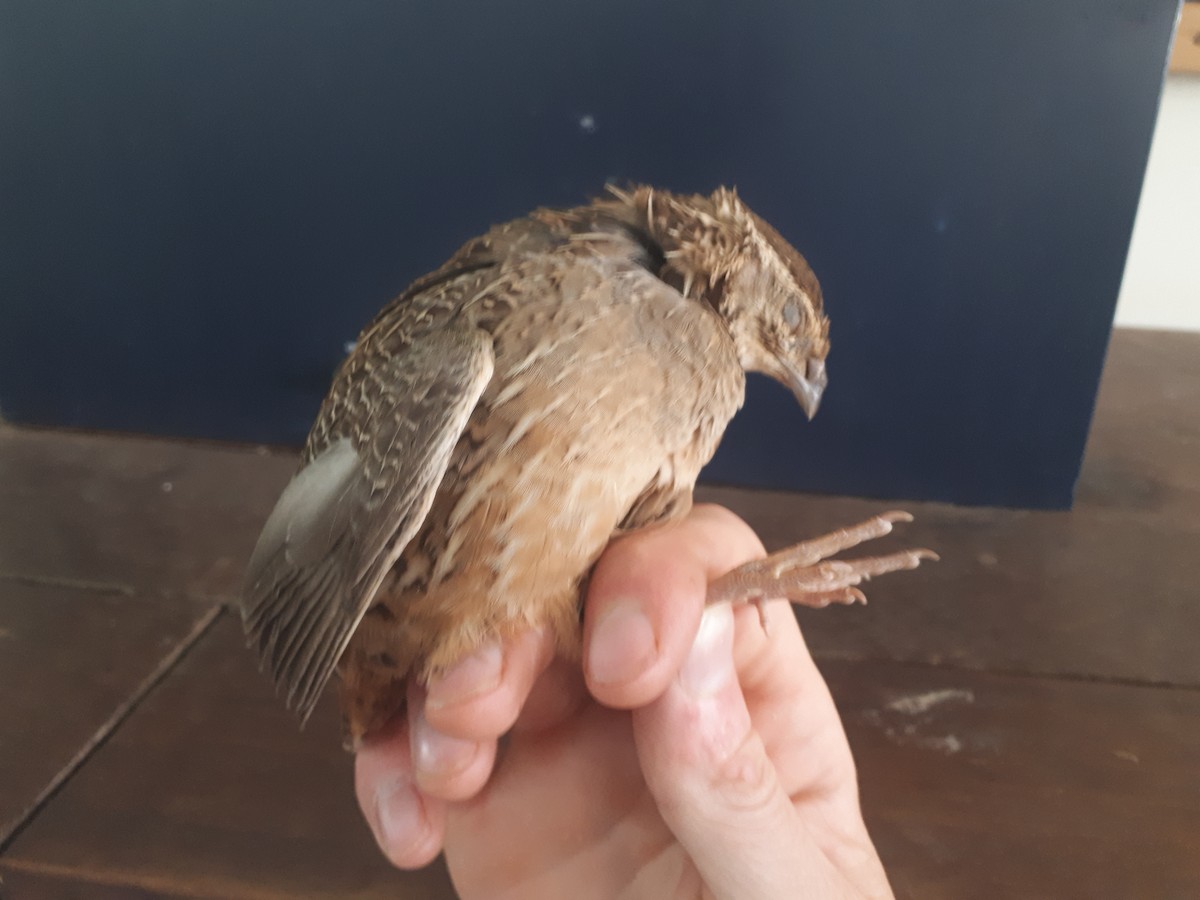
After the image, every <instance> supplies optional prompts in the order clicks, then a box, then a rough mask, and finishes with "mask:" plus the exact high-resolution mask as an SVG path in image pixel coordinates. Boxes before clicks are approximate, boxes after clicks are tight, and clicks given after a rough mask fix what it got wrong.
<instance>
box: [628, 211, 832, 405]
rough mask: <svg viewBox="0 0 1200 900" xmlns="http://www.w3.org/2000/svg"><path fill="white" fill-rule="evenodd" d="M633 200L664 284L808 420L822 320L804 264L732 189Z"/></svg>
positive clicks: (821, 373) (825, 344)
mask: <svg viewBox="0 0 1200 900" xmlns="http://www.w3.org/2000/svg"><path fill="white" fill-rule="evenodd" d="M636 197H637V201H636V202H637V203H638V205H641V204H646V208H645V215H646V219H647V220H648V224H649V226H650V230H651V233H652V234H653V235H654V236H655V237H656V238H657V239H658V241H659V242H660V244H661V245H662V246H663V248H664V252H663V256H664V257H665V260H666V264H665V275H666V277H668V279H669V280H670V281H671V282H672V283H674V284H676V285H677V286H678V287H679V289H680V290H681V291H683V293H684V294H685V295H687V296H690V297H702V298H703V299H705V300H707V301H708V302H709V303H710V304H711V305H712V306H713V307H714V308H715V309H716V310H717V312H718V313H719V314H720V315H721V316H722V318H724V320H725V322H726V323H727V324H728V326H729V330H730V333H731V334H732V335H733V339H734V343H735V344H736V346H737V350H738V356H739V359H740V361H741V364H742V368H744V369H745V370H746V371H748V372H762V373H763V374H765V375H769V376H771V377H772V378H774V379H775V380H777V381H779V382H780V383H782V384H783V385H785V386H786V387H788V388H789V389H790V390H791V391H792V393H793V394H795V396H796V399H797V400H798V401H799V403H800V406H801V407H802V408H803V409H804V412H805V413H806V414H807V415H808V417H809V418H810V419H811V418H812V417H813V415H815V414H816V411H817V406H818V405H819V404H820V401H821V394H822V393H823V392H824V390H825V384H826V375H825V357H826V356H827V355H828V353H829V319H828V318H826V316H825V313H824V310H823V308H822V306H823V304H822V298H821V285H820V284H819V283H818V281H817V276H816V275H814V274H813V271H812V269H811V268H809V265H808V263H807V262H806V261H805V259H804V257H803V256H801V255H800V254H799V253H798V252H796V250H795V249H794V248H793V247H792V246H791V244H789V243H788V242H787V241H785V240H784V239H783V238H782V237H781V236H780V234H779V232H777V231H776V230H775V229H774V228H772V227H771V226H770V225H768V224H767V223H766V222H764V221H763V220H762V219H760V218H759V217H758V216H757V215H755V214H754V213H753V212H752V211H751V210H750V209H749V208H748V207H747V206H746V205H745V204H744V203H743V202H742V201H741V199H740V198H739V197H738V196H737V193H736V192H735V191H733V190H729V189H726V188H719V189H718V190H717V191H715V192H714V193H713V194H712V195H711V196H709V197H702V196H693V197H681V196H677V195H672V194H667V193H665V192H661V191H652V190H650V189H648V188H643V189H641V190H639V191H638V192H637V194H636Z"/></svg>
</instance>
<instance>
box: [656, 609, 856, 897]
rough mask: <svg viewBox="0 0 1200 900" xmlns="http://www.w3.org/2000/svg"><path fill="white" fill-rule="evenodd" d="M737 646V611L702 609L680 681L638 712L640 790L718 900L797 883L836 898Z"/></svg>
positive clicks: (830, 871)
mask: <svg viewBox="0 0 1200 900" xmlns="http://www.w3.org/2000/svg"><path fill="white" fill-rule="evenodd" d="M733 641H734V611H733V609H731V608H730V607H729V606H728V605H726V604H720V605H717V606H713V607H710V608H709V609H707V610H705V612H704V617H703V621H702V623H701V626H700V629H699V632H698V634H697V635H696V639H695V642H694V643H693V645H692V647H691V648H690V650H689V652H688V655H687V658H686V660H685V661H684V663H683V666H682V668H681V669H680V671H679V675H678V677H677V678H675V679H674V680H673V681H672V682H671V684H670V685H669V686H668V688H667V689H666V691H665V692H664V693H663V695H662V696H661V697H660V698H658V699H657V700H656V701H654V702H653V703H651V704H649V705H648V706H646V707H644V708H642V709H638V710H635V711H634V713H633V724H634V736H635V740H636V744H637V749H638V757H639V761H640V762H641V765H642V770H643V773H644V774H645V776H646V783H647V785H648V786H649V788H650V792H651V794H652V795H653V796H654V799H655V801H656V802H657V804H658V807H659V810H660V812H661V813H662V816H663V819H664V820H665V821H666V823H667V825H668V827H669V828H670V829H671V831H672V832H673V833H674V834H675V836H676V837H677V838H678V839H679V841H680V843H681V844H682V845H683V847H684V848H685V849H686V850H687V852H688V855H689V856H690V857H691V859H692V860H693V861H694V863H695V864H696V866H697V868H698V869H699V870H700V874H701V876H702V877H703V879H704V881H705V883H706V884H707V885H708V887H709V888H710V889H711V890H712V892H713V894H714V895H715V896H716V897H718V898H734V897H736V898H750V900H753V898H760V897H761V898H768V897H770V898H774V897H785V896H792V895H794V893H795V891H796V888H797V885H799V884H804V886H805V890H806V892H807V893H809V894H811V895H812V896H821V897H824V896H840V895H841V893H842V892H843V891H844V890H845V888H846V887H847V884H846V882H845V880H844V879H843V878H842V876H841V875H839V874H838V872H837V870H836V869H835V868H834V867H833V866H832V865H831V863H830V862H829V860H828V858H827V857H826V856H825V854H824V853H823V852H822V851H821V850H820V848H819V847H818V846H817V845H816V844H815V842H814V841H813V840H812V838H811V836H810V835H809V834H808V832H807V829H806V828H805V826H804V825H803V823H802V821H801V819H800V817H799V816H798V815H797V813H796V810H795V808H794V807H793V805H792V800H791V798H790V797H789V796H788V793H787V791H786V790H784V788H783V785H782V784H781V783H780V780H779V778H778V775H777V772H776V769H775V766H774V764H773V763H772V761H771V759H770V758H769V756H768V755H767V751H766V748H765V747H764V745H763V742H762V740H761V739H760V737H759V735H758V734H757V732H756V731H755V730H754V728H753V726H752V723H751V717H750V712H749V710H748V709H747V707H746V703H745V700H744V699H743V697H742V693H741V689H740V687H739V685H738V679H737V674H736V670H735V668H734V657H733ZM801 878H802V879H803V880H800V879H801Z"/></svg>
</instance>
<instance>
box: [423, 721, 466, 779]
mask: <svg viewBox="0 0 1200 900" xmlns="http://www.w3.org/2000/svg"><path fill="white" fill-rule="evenodd" d="M409 736H410V742H411V746H412V755H413V766H414V768H416V770H417V773H418V778H419V777H420V776H421V775H436V776H441V777H444V776H446V775H453V774H454V773H456V772H459V771H461V770H462V769H465V768H466V767H467V765H468V764H469V763H470V762H471V760H472V759H474V758H475V753H476V751H477V749H478V745H477V744H476V743H475V742H474V741H468V740H462V739H461V738H454V737H450V736H449V735H447V734H442V732H440V731H438V730H437V729H435V728H433V727H432V726H431V725H430V724H429V723H428V722H427V721H426V720H425V714H424V713H423V712H418V713H416V714H414V715H413V716H412V718H411V724H410V728H409Z"/></svg>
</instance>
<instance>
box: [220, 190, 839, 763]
mask: <svg viewBox="0 0 1200 900" xmlns="http://www.w3.org/2000/svg"><path fill="white" fill-rule="evenodd" d="M828 349H829V342H828V320H827V319H826V318H825V315H824V312H823V310H822V299H821V292H820V288H819V286H818V283H817V280H816V278H815V276H814V275H813V273H812V271H811V270H810V269H809V267H808V265H807V263H806V262H805V261H804V260H803V258H802V257H801V256H800V255H799V254H798V253H796V251H795V250H793V249H792V248H791V247H790V246H789V245H788V244H787V243H786V242H785V241H784V240H783V239H782V238H781V237H780V236H779V235H778V234H777V233H776V232H775V231H774V230H773V229H771V228H770V226H768V225H766V223H764V222H763V221H762V220H761V219H759V218H758V217H757V216H755V215H754V214H753V213H752V212H750V211H749V210H748V209H747V208H746V207H745V205H744V204H742V202H741V201H740V200H739V199H738V198H737V196H736V194H734V193H733V192H732V191H727V190H724V189H722V190H718V191H717V192H715V193H714V194H713V195H712V196H711V197H699V196H691V197H681V196H676V195H672V194H670V193H667V192H664V191H655V190H652V189H650V188H646V187H641V188H636V189H633V190H631V191H629V192H628V193H626V192H617V191H614V192H613V196H612V197H611V198H608V199H603V200H598V201H595V202H593V203H592V204H590V205H588V206H583V207H579V208H576V209H571V210H565V211H553V210H538V211H535V212H533V213H531V214H530V215H529V216H528V217H527V218H524V219H519V220H517V221H514V222H511V223H508V224H505V225H500V226H497V227H495V228H493V229H492V230H491V231H489V232H488V233H487V234H485V235H484V236H482V237H480V238H476V239H474V240H472V241H469V242H468V243H467V244H466V245H464V246H463V247H462V248H461V249H460V250H459V251H458V252H457V253H456V254H455V255H454V256H453V257H452V258H451V259H450V260H449V261H448V262H447V263H446V264H445V265H444V266H442V267H441V268H440V269H438V270H437V271H435V272H433V273H431V274H430V275H427V276H425V277H424V278H421V279H419V280H418V281H417V282H415V283H414V284H413V285H412V286H411V287H410V288H409V289H408V290H407V291H405V292H404V293H403V294H402V295H400V297H398V298H397V299H396V300H394V301H392V302H391V303H390V304H388V305H387V306H386V307H385V308H384V309H383V310H382V311H381V312H380V313H379V314H378V315H377V316H376V318H375V319H374V321H373V322H372V323H371V324H370V325H368V326H367V328H366V329H365V330H364V331H363V333H362V335H361V336H360V338H359V341H358V343H357V345H356V347H355V349H354V351H353V352H352V353H351V354H350V356H349V357H348V358H347V359H346V361H345V362H344V363H343V365H342V367H341V369H340V370H339V371H338V373H337V375H336V377H335V379H334V383H333V386H332V388H331V390H330V393H329V395H328V397H327V398H326V400H325V402H324V405H323V406H322V408H321V411H320V414H319V416H318V418H317V421H316V423H315V425H314V426H313V429H312V433H311V434H310V436H309V439H308V442H307V445H306V446H305V449H304V454H303V458H302V467H301V471H300V472H299V473H298V474H297V477H296V479H295V480H294V481H293V482H292V484H291V485H289V487H288V488H287V490H286V491H285V492H284V495H283V496H282V497H281V498H280V501H279V505H278V506H277V507H276V510H275V512H274V513H273V514H272V516H271V519H270V520H269V521H268V522H267V525H266V526H265V528H264V531H263V536H262V538H261V539H260V541H259V545H258V547H257V548H256V550H255V555H254V558H253V560H252V562H251V565H250V570H249V575H248V580H247V588H246V591H245V595H244V602H243V613H244V617H245V622H246V626H247V631H248V634H249V636H250V640H251V643H252V644H253V645H254V646H255V647H256V648H257V650H258V652H259V653H260V656H261V658H262V659H263V660H264V662H265V664H266V666H267V668H268V669H269V670H270V672H271V674H272V676H273V677H274V679H275V681H276V683H277V684H278V685H279V686H280V687H281V688H283V689H284V690H286V692H287V695H288V703H289V705H291V706H294V707H296V708H298V709H299V710H300V711H301V713H302V714H303V715H305V716H307V715H308V714H309V712H311V709H312V707H313V705H314V704H315V702H316V700H317V698H318V696H319V694H320V691H321V689H322V687H323V686H324V684H325V683H326V681H327V680H328V678H329V677H330V675H331V674H332V672H333V671H334V669H335V667H336V669H337V670H338V672H339V674H340V676H341V683H342V691H341V693H342V702H343V709H344V711H345V713H346V717H347V728H348V732H349V734H350V736H351V737H352V738H355V739H357V738H359V737H361V736H362V735H364V734H368V733H370V732H372V731H374V730H376V729H377V728H379V727H380V726H382V725H383V724H384V723H385V722H386V721H387V719H388V718H390V717H391V716H392V715H393V714H394V713H395V712H396V711H397V710H398V709H399V708H400V707H401V706H402V705H403V700H404V695H405V683H406V681H407V679H409V678H410V677H426V676H427V675H428V674H430V673H431V672H434V671H437V670H440V669H443V668H444V667H446V666H448V665H450V664H452V663H453V662H455V661H456V660H457V659H459V658H460V657H462V656H463V655H464V654H466V653H468V652H469V651H471V650H472V649H474V648H475V647H477V646H478V645H479V644H480V643H481V642H483V641H485V640H487V639H489V638H491V637H495V636H497V635H501V634H503V633H505V632H508V631H510V630H512V629H516V628H521V627H524V626H527V625H535V626H539V625H540V626H547V627H549V628H551V629H552V630H553V633H554V634H555V635H556V637H557V640H558V645H559V647H560V650H561V651H562V652H564V653H566V654H575V653H577V652H578V641H579V613H578V597H579V591H580V586H581V584H582V582H583V581H584V579H585V578H586V576H587V574H588V572H589V571H590V568H591V566H592V564H593V563H594V562H595V560H596V559H597V557H598V556H599V555H600V553H601V552H602V551H603V550H604V548H605V546H606V545H607V543H608V542H609V540H610V539H611V537H612V536H613V535H614V534H615V533H619V532H622V531H626V530H631V529H636V528H641V527H645V526H649V525H653V524H656V523H660V522H664V521H668V520H670V519H673V518H675V517H678V516H681V515H683V514H684V513H686V512H687V510H688V509H689V508H690V506H691V499H692V489H693V486H694V484H695V481H696V477H697V475H698V473H699V471H700V468H701V467H702V466H703V465H704V464H705V463H706V462H707V461H708V459H709V458H710V457H711V456H712V454H713V452H714V451H715V449H716V447H717V443H718V442H719V440H720V438H721V435H722V433H723V431H724V429H725V427H726V425H727V423H728V422H729V420H730V419H731V418H732V416H733V415H734V413H735V412H736V411H737V410H738V408H739V407H740V406H741V404H742V400H743V394H744V386H745V376H744V372H745V371H748V370H752V371H762V372H765V373H766V374H769V375H771V376H773V377H775V378H777V379H778V380H780V381H782V382H784V383H785V384H787V385H788V386H789V387H791V388H792V389H793V391H794V392H795V393H796V396H797V398H798V399H799V400H800V402H801V403H802V405H804V406H805V408H806V410H807V411H808V412H809V413H810V414H811V413H812V412H813V411H815V408H816V403H817V401H818V400H819V398H820V394H821V390H822V388H823V387H824V377H825V376H824V359H825V356H826V354H827V353H828Z"/></svg>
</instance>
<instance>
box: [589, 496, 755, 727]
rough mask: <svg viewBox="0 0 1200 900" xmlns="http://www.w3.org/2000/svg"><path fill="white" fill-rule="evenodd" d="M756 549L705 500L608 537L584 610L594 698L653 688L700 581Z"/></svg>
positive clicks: (681, 639)
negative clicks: (675, 518) (655, 524)
mask: <svg viewBox="0 0 1200 900" xmlns="http://www.w3.org/2000/svg"><path fill="white" fill-rule="evenodd" d="M762 555H763V548H762V544H761V543H760V542H759V540H758V538H757V537H756V536H755V534H754V532H753V531H752V530H751V529H750V526H748V525H747V524H746V523H745V522H743V521H742V520H741V519H739V518H738V517H737V516H735V515H734V514H733V513H731V512H729V511H728V510H726V509H722V508H721V507H718V506H709V505H704V506H698V507H696V508H695V509H693V510H692V512H691V513H690V514H689V515H688V516H687V518H685V519H684V520H683V521H682V522H680V523H679V524H677V525H673V526H670V527H667V528H658V529H653V530H650V531H645V532H640V533H636V534H632V535H630V536H629V537H625V538H622V539H621V540H619V541H616V542H614V543H613V544H612V545H611V546H610V547H609V548H608V550H606V551H605V553H604V555H603V556H602V557H601V558H600V561H599V563H598V564H597V565H596V568H595V571H594V572H593V574H592V578H591V584H590V587H589V589H588V597H587V603H586V606H585V614H584V633H583V641H584V671H585V674H586V676H587V683H588V688H589V690H591V692H592V694H593V695H594V696H595V697H596V699H597V700H599V701H600V702H602V703H605V704H608V705H610V706H615V707H618V708H626V709H627V708H632V707H636V706H641V705H643V704H645V703H648V702H649V701H650V700H652V699H653V698H655V697H657V696H658V695H659V694H661V693H662V692H663V691H664V690H665V689H666V687H667V684H668V683H669V682H670V681H671V679H672V678H673V677H674V675H675V673H676V671H678V669H679V666H680V664H681V663H682V662H683V658H684V656H685V655H686V654H687V651H688V647H690V646H691V643H692V639H693V638H694V637H695V634H696V628H697V626H698V623H699V621H700V614H701V612H702V611H703V608H704V600H705V592H706V590H707V586H708V582H709V581H710V580H711V579H712V578H715V577H716V576H717V575H720V574H723V573H724V572H727V571H728V570H729V569H732V568H733V567H735V566H737V565H739V564H741V563H743V562H745V561H746V560H749V559H754V558H757V557H760V556H762Z"/></svg>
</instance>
